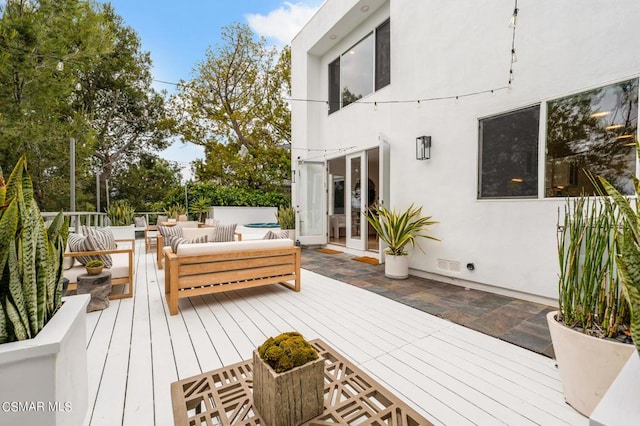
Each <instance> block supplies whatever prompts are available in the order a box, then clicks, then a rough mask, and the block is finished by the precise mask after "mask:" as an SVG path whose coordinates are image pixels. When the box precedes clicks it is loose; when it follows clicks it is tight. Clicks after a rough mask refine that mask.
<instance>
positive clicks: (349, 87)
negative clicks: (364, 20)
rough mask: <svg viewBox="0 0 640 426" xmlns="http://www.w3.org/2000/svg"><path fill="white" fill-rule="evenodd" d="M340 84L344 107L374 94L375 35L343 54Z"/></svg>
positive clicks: (369, 36) (370, 35)
mask: <svg viewBox="0 0 640 426" xmlns="http://www.w3.org/2000/svg"><path fill="white" fill-rule="evenodd" d="M340 83H341V86H342V106H343V107H345V106H347V105H349V104H350V103H353V102H355V101H357V100H358V99H361V98H362V97H363V96H366V95H368V94H369V93H371V92H373V34H369V35H368V36H367V37H365V38H364V39H363V40H361V41H360V42H359V43H358V44H356V45H355V46H353V47H352V48H351V49H349V50H347V51H346V52H345V53H343V54H342V57H341V58H340Z"/></svg>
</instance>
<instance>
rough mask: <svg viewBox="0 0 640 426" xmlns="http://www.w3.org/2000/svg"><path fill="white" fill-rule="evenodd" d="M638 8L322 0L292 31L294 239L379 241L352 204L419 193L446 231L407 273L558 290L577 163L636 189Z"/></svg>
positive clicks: (418, 200) (351, 245)
mask: <svg viewBox="0 0 640 426" xmlns="http://www.w3.org/2000/svg"><path fill="white" fill-rule="evenodd" d="M639 17H640V2H638V1H637V0H619V1H616V2H603V1H598V0H583V1H577V0H520V1H514V0H487V1H481V2H480V1H474V0H458V1H445V0H420V1H415V0H414V1H409V0H327V1H326V2H325V3H324V4H323V5H322V6H321V8H320V9H319V10H318V12H317V13H316V14H315V15H314V16H313V18H312V19H311V20H310V21H309V22H308V23H307V24H306V26H305V27H304V28H303V29H302V30H301V32H300V33H299V34H298V35H297V36H296V37H295V38H294V40H293V42H292V101H291V105H292V160H293V161H292V164H293V168H294V170H293V172H294V176H295V179H294V183H293V196H294V203H295V204H296V206H297V210H298V215H297V216H298V217H297V235H298V238H299V240H300V242H301V243H302V244H320V245H325V244H335V245H339V246H341V247H344V249H345V250H350V251H354V252H358V253H363V254H369V255H370V256H379V257H380V258H381V259H382V255H381V253H382V247H381V246H380V244H379V242H378V241H377V239H376V238H375V235H371V229H370V228H369V227H368V224H367V222H366V219H365V218H364V217H363V214H364V212H365V211H367V210H368V209H369V208H371V207H372V206H375V205H381V204H382V205H385V206H386V207H390V208H397V209H404V208H406V207H408V206H409V205H410V204H411V203H415V204H416V205H421V206H423V212H424V213H425V214H427V215H431V216H433V219H434V220H437V221H438V222H439V224H437V225H435V226H434V227H433V228H432V235H433V236H435V237H438V238H440V239H441V241H440V242H436V241H428V240H423V241H422V242H421V243H420V244H421V246H422V248H423V249H424V252H422V251H420V250H414V251H413V253H412V255H411V260H410V267H411V273H412V274H415V275H420V276H425V277H432V278H437V279H439V280H442V281H446V282H451V283H453V284H458V285H463V286H467V287H472V288H483V289H485V290H487V289H488V290H490V291H494V292H497V293H504V294H510V295H518V296H519V297H523V298H528V299H532V300H537V301H543V302H547V303H555V302H554V301H555V299H556V298H557V279H558V278H557V277H558V272H559V271H558V260H557V249H556V236H557V222H558V216H559V214H561V213H562V211H563V210H564V205H565V200H566V198H567V197H572V196H576V195H579V194H580V193H581V192H583V191H584V192H586V193H593V191H594V188H593V186H592V185H591V182H590V180H589V179H588V175H587V171H588V172H592V173H594V174H596V175H602V176H605V177H607V178H608V179H609V180H610V181H611V182H613V183H614V184H615V185H616V186H617V187H618V188H619V189H620V190H622V191H623V192H625V193H626V194H631V193H632V192H633V188H632V181H631V179H632V176H633V175H634V174H637V172H638V164H637V161H636V153H635V147H634V142H635V141H636V140H637V138H638V78H639V77H640V54H638V52H640V50H639V44H638V40H640V26H639V25H637V21H638V18H639ZM418 158H422V159H418ZM365 184H366V185H367V189H366V191H365V189H364V185H365Z"/></svg>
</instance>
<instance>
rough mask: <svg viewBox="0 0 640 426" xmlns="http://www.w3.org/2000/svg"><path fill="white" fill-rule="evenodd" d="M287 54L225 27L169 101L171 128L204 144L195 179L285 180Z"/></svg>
mask: <svg viewBox="0 0 640 426" xmlns="http://www.w3.org/2000/svg"><path fill="white" fill-rule="evenodd" d="M290 60H291V54H290V50H289V49H288V48H285V49H284V50H283V51H282V52H281V53H280V54H279V55H278V51H277V49H275V48H272V49H269V48H267V45H266V41H265V39H264V38H260V39H257V38H256V37H255V35H254V34H253V32H252V31H251V29H250V28H249V27H248V26H247V25H242V24H235V25H231V26H228V27H225V28H224V29H223V32H222V36H221V42H220V44H218V45H216V46H215V47H214V48H209V49H208V50H207V52H206V54H205V60H204V61H202V62H200V63H199V64H197V66H196V68H195V69H194V74H195V77H194V78H193V80H191V81H189V82H181V84H180V85H179V87H178V93H177V94H176V95H175V96H174V97H173V99H172V108H173V111H174V113H173V115H174V117H175V119H176V122H177V129H178V134H179V135H180V136H181V138H182V140H183V141H184V142H190V143H195V144H197V145H201V146H204V148H205V156H206V158H205V161H197V162H196V164H195V173H196V177H197V178H198V179H200V180H202V181H213V182H218V183H220V184H222V185H226V186H235V187H241V188H251V189H261V190H267V191H270V190H276V189H278V190H282V187H283V184H285V183H286V182H287V181H288V179H289V178H290V170H291V166H290V163H291V162H290V157H289V152H288V150H287V149H286V146H287V145H288V143H289V140H290V135H291V122H290V111H289V108H288V105H287V103H286V100H285V97H286V95H287V94H288V92H289V89H290Z"/></svg>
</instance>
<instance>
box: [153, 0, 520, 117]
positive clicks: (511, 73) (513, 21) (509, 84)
mask: <svg viewBox="0 0 640 426" xmlns="http://www.w3.org/2000/svg"><path fill="white" fill-rule="evenodd" d="M518 11H519V9H518V0H515V5H514V8H513V14H512V15H511V20H510V21H509V28H511V29H512V30H513V31H512V36H511V52H510V55H511V66H510V67H509V81H508V82H507V84H506V85H505V86H501V87H494V88H491V89H486V90H478V91H475V92H468V93H461V94H457V95H448V96H434V97H430V98H419V99H399V100H380V101H362V100H357V101H355V102H353V104H361V105H373V110H374V111H377V110H378V104H408V103H415V104H416V105H417V108H418V109H420V108H421V107H422V103H424V102H434V101H444V100H451V99H453V100H455V101H456V103H458V101H459V100H460V99H461V98H468V97H471V96H479V95H484V94H491V95H492V96H494V95H495V94H496V93H497V92H499V91H506V92H507V93H511V90H512V89H513V81H514V80H515V76H514V70H513V64H514V63H516V62H517V61H518V57H517V55H516V45H515V41H516V26H517V21H518ZM153 81H155V82H157V83H162V84H171V85H174V86H180V84H179V83H172V82H169V81H163V80H153ZM284 101H286V102H290V103H291V102H307V103H323V104H325V105H326V106H327V111H331V105H330V103H329V101H328V100H324V99H304V98H292V97H289V98H284Z"/></svg>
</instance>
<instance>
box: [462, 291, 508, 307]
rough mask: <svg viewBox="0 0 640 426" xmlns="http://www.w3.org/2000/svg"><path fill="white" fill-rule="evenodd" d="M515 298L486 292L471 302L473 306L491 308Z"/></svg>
mask: <svg viewBox="0 0 640 426" xmlns="http://www.w3.org/2000/svg"><path fill="white" fill-rule="evenodd" d="M512 300H513V299H512V298H510V297H506V296H501V295H499V294H491V293H485V294H484V296H483V297H480V298H478V299H476V300H472V301H470V302H469V304H470V305H473V306H481V307H485V308H489V309H496V308H499V307H501V306H504V305H506V304H508V303H509V302H511V301H512Z"/></svg>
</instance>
